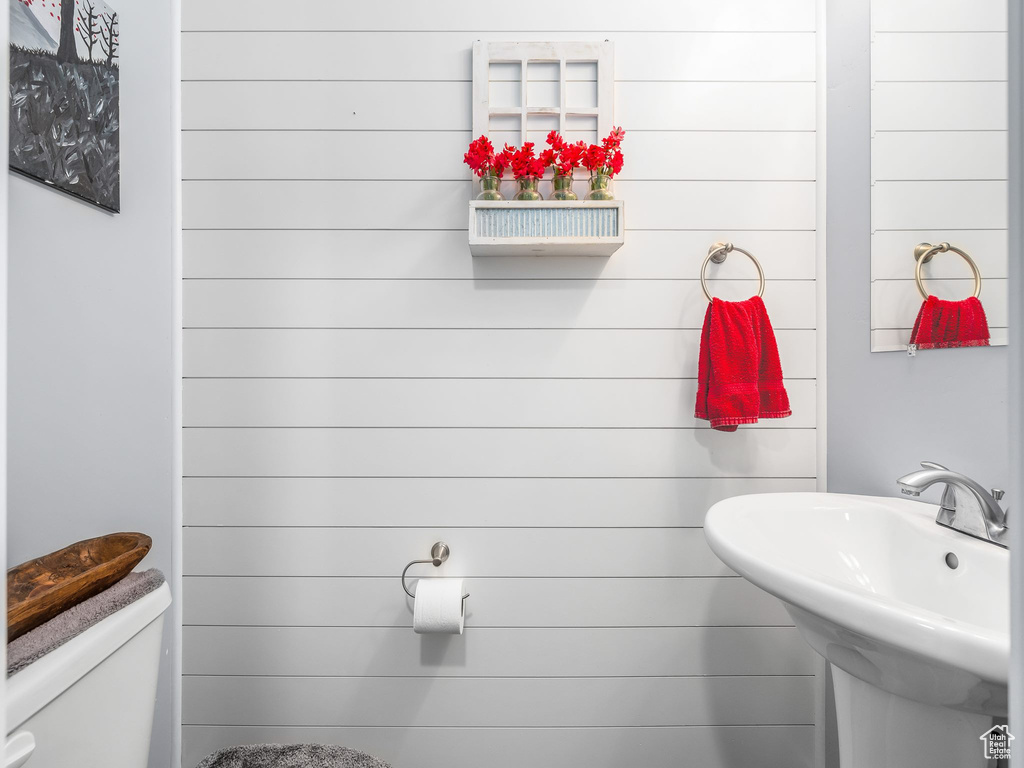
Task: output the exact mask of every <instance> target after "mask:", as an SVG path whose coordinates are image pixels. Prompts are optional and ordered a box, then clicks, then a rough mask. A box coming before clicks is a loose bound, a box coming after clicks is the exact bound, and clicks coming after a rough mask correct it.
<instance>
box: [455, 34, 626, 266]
mask: <svg viewBox="0 0 1024 768" xmlns="http://www.w3.org/2000/svg"><path fill="white" fill-rule="evenodd" d="M614 53H615V46H614V44H613V43H611V42H609V41H607V40H606V41H604V42H568V43H491V42H483V41H479V40H478V41H477V42H476V43H474V44H473V136H474V138H475V137H477V136H487V135H488V134H489V132H490V128H491V118H492V117H516V118H518V119H519V127H520V143H522V142H524V141H526V137H527V130H528V127H529V125H528V124H529V118H530V117H531V116H537V115H543V116H555V117H557V118H558V131H559V133H562V134H563V135H564V134H565V133H566V127H567V125H566V124H567V120H566V119H567V118H571V117H590V118H596V129H597V135H596V137H595V139H594V140H595V141H600V140H601V138H602V137H604V136H607V135H608V134H609V133H610V132H611V129H612V125H613V119H612V108H613V103H614V98H615V72H614ZM538 62H542V63H548V64H550V63H557V64H558V71H559V76H558V101H559V105H558V106H557V107H553V106H544V107H531V106H529V105H528V101H529V98H528V84H529V65H530V64H531V63H538ZM577 62H585V63H594V64H596V67H597V73H596V81H597V83H596V84H597V102H596V105H595V106H587V107H578V106H569V105H568V104H567V98H566V90H567V89H566V74H567V65H568V64H573V63H577ZM492 63H515V64H518V65H519V73H520V83H519V87H520V91H519V94H520V95H519V104H518V106H515V107H511V106H492V105H491V103H490V98H491V64H492ZM624 241H625V206H624V204H623V202H622V201H621V200H609V201H582V200H581V201H573V202H566V201H557V200H553V201H536V202H533V201H531V202H517V201H515V200H498V201H484V200H471V201H470V203H469V249H470V252H471V253H472V254H473V255H474V256H489V255H494V256H514V255H530V256H538V255H578V256H610V255H611V254H612V253H614V252H615V251H616V250H618V249H619V248H620V247H621V246H622V244H623V242H624Z"/></svg>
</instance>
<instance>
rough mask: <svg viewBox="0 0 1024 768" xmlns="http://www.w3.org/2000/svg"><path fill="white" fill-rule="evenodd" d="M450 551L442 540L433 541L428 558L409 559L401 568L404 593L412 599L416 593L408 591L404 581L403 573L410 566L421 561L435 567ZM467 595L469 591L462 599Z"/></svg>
mask: <svg viewBox="0 0 1024 768" xmlns="http://www.w3.org/2000/svg"><path fill="white" fill-rule="evenodd" d="M451 553H452V551H451V549H449V548H448V545H447V544H445V543H444V542H443V541H435V542H434V546H432V547H431V548H430V559H429V560H411V561H410V562H409V564H408V565H407V566H405V568H404V569H403V570H402V589H404V590H405V594H407V595H408V596H409V597H411V598H413V599H415V598H416V595H414V594H413V593H412V592H410V591H409V585H408V584H406V583H405V574H406V573H408V572H409V569H410V568H412V567H413V566H414V565H417V564H421V563H430V564H431V565H433V566H434V567H435V568H436V567H437V566H439V565H441V563H443V562H444V561H445V560H447V559H448V555H450V554H451ZM467 597H469V592H467V593H466V594H464V595H463V596H462V599H463V600H465V599H466V598H467Z"/></svg>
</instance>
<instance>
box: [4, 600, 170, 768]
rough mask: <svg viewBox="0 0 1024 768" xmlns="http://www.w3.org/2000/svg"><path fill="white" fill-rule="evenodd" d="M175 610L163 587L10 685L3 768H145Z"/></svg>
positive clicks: (33, 666) (19, 675)
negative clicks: (170, 613) (167, 625)
mask: <svg viewBox="0 0 1024 768" xmlns="http://www.w3.org/2000/svg"><path fill="white" fill-rule="evenodd" d="M170 604H171V591H170V588H169V587H168V586H167V584H166V583H164V584H161V585H160V587H159V588H157V589H156V590H154V591H153V592H150V593H149V594H147V595H145V596H143V597H142V598H140V599H138V600H136V601H135V602H133V603H132V604H131V605H128V606H126V607H124V608H122V609H121V610H119V611H117V612H116V613H114V614H111V615H110V616H108V617H106V618H105V619H103V620H102V621H100V622H99V623H97V624H95V625H93V626H92V627H90V628H89V629H87V630H85V631H84V632H82V633H81V634H80V635H77V636H76V637H74V638H72V639H71V640H69V641H68V642H67V643H65V644H64V645H62V646H60V647H59V648H57V649H56V650H54V651H51V652H50V653H48V654H47V655H45V656H43V657H42V658H41V659H39V660H38V661H36V662H34V663H33V664H31V665H29V666H28V667H26V668H25V669H23V670H21V671H20V672H18V673H16V674H15V675H13V676H12V677H10V678H9V679H8V681H7V701H6V707H7V728H8V741H7V743H8V750H7V758H6V762H5V766H11V768H14V767H15V766H18V767H19V768H20V766H22V765H24V766H25V768H57V767H58V766H75V768H145V767H146V764H147V761H148V759H149V740H150V733H151V731H152V727H153V708H154V705H155V703H156V683H157V672H158V670H159V666H160V645H161V642H160V641H161V636H162V634H163V614H164V611H166V610H167V607H168V606H169V605H170ZM33 744H34V746H33ZM15 754H22V755H25V756H26V759H25V760H24V761H23V762H18V761H17V758H13V755H15ZM12 758H13V759H14V762H12Z"/></svg>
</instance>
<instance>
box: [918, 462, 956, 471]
mask: <svg viewBox="0 0 1024 768" xmlns="http://www.w3.org/2000/svg"><path fill="white" fill-rule="evenodd" d="M921 466H922V467H924V468H925V469H941V470H942V471H943V472H948V471H949V467H944V466H942V465H941V464H936V463H935V462H934V461H922V462H921Z"/></svg>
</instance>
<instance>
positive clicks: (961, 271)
mask: <svg viewBox="0 0 1024 768" xmlns="http://www.w3.org/2000/svg"><path fill="white" fill-rule="evenodd" d="M1006 25H1007V4H1006V0H974V1H973V2H971V3H963V2H961V1H960V0H938V1H935V0H930V1H929V2H924V0H914V1H913V2H900V3H894V2H891V0H873V2H872V4H871V33H872V39H871V81H872V91H871V166H872V169H871V180H872V191H871V341H872V349H873V350H875V351H885V350H905V349H906V348H907V343H908V342H909V341H910V332H911V329H912V328H913V326H914V319H915V318H916V317H917V312H918V310H919V309H920V308H921V295H920V294H919V293H918V291H917V288H916V287H915V284H914V267H915V265H914V246H915V245H917V244H918V243H920V242H929V243H940V242H943V241H947V242H949V243H951V244H952V245H955V246H958V247H960V248H962V249H963V250H965V251H967V252H968V253H969V254H971V256H972V257H973V258H974V260H975V262H976V263H977V264H978V268H979V269H980V270H981V274H982V276H983V278H984V282H983V289H982V295H981V300H982V303H983V304H984V305H985V312H986V314H987V316H988V321H989V326H990V329H991V332H992V343H993V344H1005V343H1006V326H1007V317H1008V307H1007V280H1006V278H1007V234H1006V223H1007V186H1006V169H1007V143H1006V142H1007V112H1006V110H1007V91H1006V77H1007V33H1006V28H1007V27H1006ZM923 274H924V277H925V280H926V284H927V287H928V290H929V292H931V293H933V294H934V295H936V296H938V297H940V298H943V299H960V298H964V297H966V296H969V295H970V294H971V291H972V290H973V280H972V276H971V271H970V269H969V267H968V266H967V265H966V264H965V263H964V262H963V260H962V259H961V258H960V257H959V256H957V255H956V254H952V253H949V254H937V255H936V257H935V258H934V259H933V260H932V262H931V263H930V264H928V265H927V266H926V267H924V269H923Z"/></svg>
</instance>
